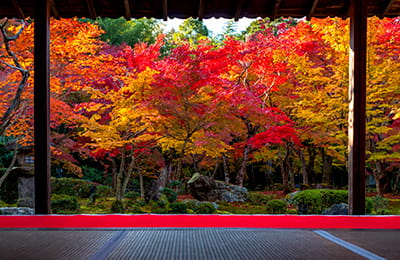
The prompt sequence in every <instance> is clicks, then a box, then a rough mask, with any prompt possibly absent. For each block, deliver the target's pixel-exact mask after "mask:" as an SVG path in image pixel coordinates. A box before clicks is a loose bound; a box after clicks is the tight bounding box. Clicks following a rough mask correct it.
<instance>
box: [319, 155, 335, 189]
mask: <svg viewBox="0 0 400 260" xmlns="http://www.w3.org/2000/svg"><path fill="white" fill-rule="evenodd" d="M321 157H322V162H323V166H322V183H326V184H330V182H331V175H332V160H333V159H332V157H331V156H329V155H327V154H326V151H325V148H321Z"/></svg>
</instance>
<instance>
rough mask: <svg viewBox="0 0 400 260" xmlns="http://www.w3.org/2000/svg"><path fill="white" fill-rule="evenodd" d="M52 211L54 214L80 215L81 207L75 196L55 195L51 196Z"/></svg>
mask: <svg viewBox="0 0 400 260" xmlns="http://www.w3.org/2000/svg"><path fill="white" fill-rule="evenodd" d="M51 211H52V213H53V214H73V213H79V211H80V205H79V203H78V200H77V198H76V197H74V196H69V195H66V194H53V195H52V196H51Z"/></svg>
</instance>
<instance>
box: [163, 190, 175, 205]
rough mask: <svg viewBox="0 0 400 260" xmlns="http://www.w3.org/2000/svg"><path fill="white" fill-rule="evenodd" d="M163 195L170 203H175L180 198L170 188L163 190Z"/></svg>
mask: <svg viewBox="0 0 400 260" xmlns="http://www.w3.org/2000/svg"><path fill="white" fill-rule="evenodd" d="M161 194H164V195H165V196H166V197H167V200H168V201H169V202H170V203H172V202H175V201H176V200H177V198H178V194H177V193H176V192H175V191H174V190H172V189H170V188H164V189H162V190H161Z"/></svg>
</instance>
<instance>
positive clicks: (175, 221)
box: [0, 214, 400, 229]
mask: <svg viewBox="0 0 400 260" xmlns="http://www.w3.org/2000/svg"><path fill="white" fill-rule="evenodd" d="M0 228H313V229H331V228H335V229H339V228H342V229H400V216H320V215H308V216H306V215H304V216H299V215H153V214H145V215H30V216H0Z"/></svg>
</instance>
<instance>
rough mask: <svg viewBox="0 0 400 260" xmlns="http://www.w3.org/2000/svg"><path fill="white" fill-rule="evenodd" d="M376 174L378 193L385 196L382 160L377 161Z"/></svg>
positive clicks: (374, 172)
mask: <svg viewBox="0 0 400 260" xmlns="http://www.w3.org/2000/svg"><path fill="white" fill-rule="evenodd" d="M373 174H374V179H375V185H376V193H378V195H379V196H382V197H383V190H382V184H383V183H382V179H384V173H383V167H382V163H381V162H379V161H378V162H376V163H375V170H374V171H373Z"/></svg>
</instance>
